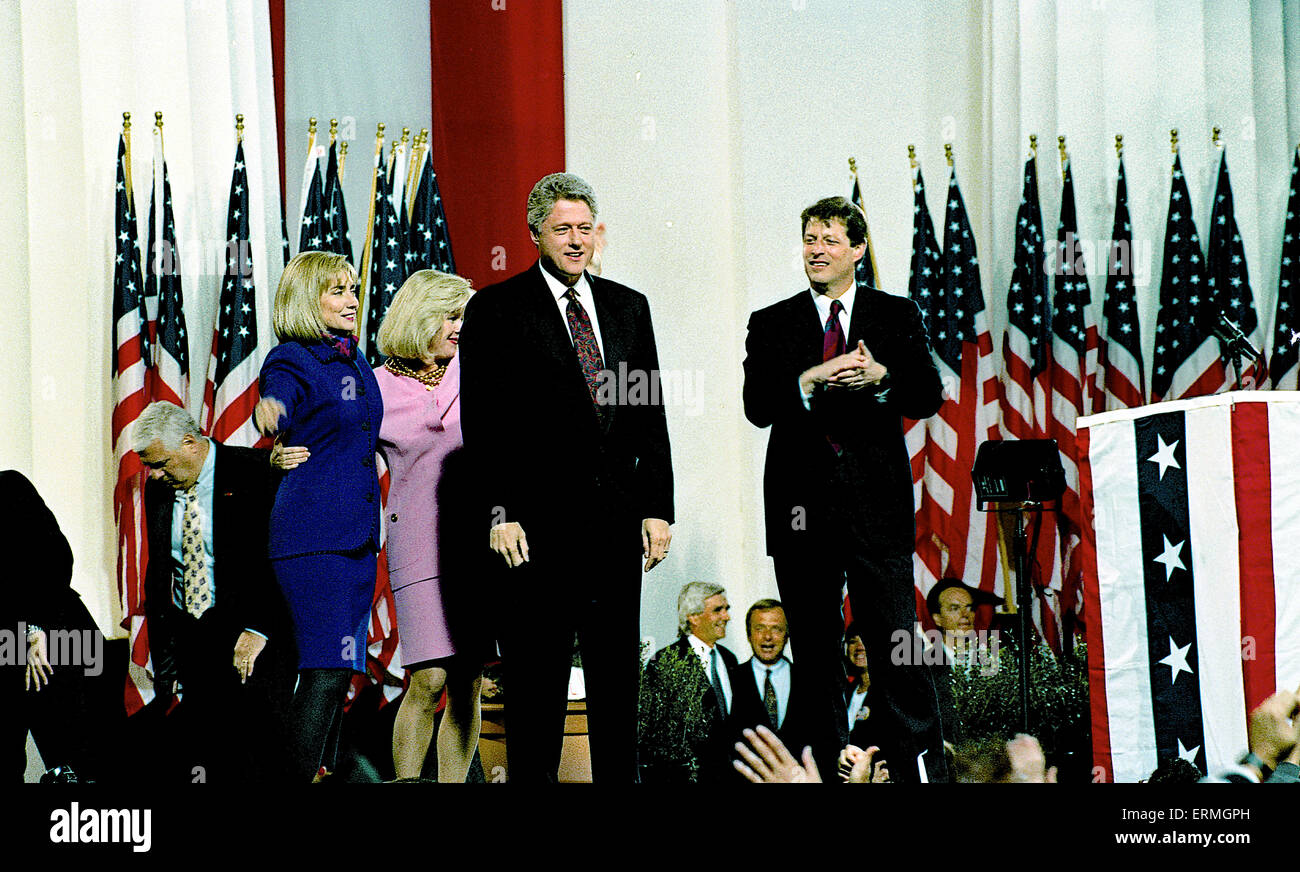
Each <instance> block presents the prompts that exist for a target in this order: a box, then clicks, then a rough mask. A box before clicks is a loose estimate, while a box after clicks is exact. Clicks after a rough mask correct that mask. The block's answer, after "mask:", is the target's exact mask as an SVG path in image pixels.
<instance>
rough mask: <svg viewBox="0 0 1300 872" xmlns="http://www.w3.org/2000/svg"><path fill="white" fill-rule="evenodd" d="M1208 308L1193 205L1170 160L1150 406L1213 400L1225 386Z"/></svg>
mask: <svg viewBox="0 0 1300 872" xmlns="http://www.w3.org/2000/svg"><path fill="white" fill-rule="evenodd" d="M1210 306H1211V292H1210V290H1209V287H1208V285H1207V283H1206V281H1205V263H1204V262H1203V261H1202V259H1201V239H1200V237H1199V236H1198V235H1197V233H1196V224H1195V222H1194V221H1193V220H1192V200H1191V197H1190V196H1189V195H1188V192H1187V180H1186V179H1184V178H1183V165H1182V159H1181V158H1180V157H1177V156H1175V157H1174V170H1173V180H1172V183H1171V184H1170V188H1169V216H1168V219H1167V220H1166V222H1165V254H1164V266H1163V267H1162V269H1161V271H1160V310H1159V312H1158V313H1157V315H1156V352H1155V357H1154V359H1153V367H1152V372H1151V402H1153V403H1158V402H1160V401H1161V400H1177V399H1183V398H1186V397H1199V396H1203V395H1205V394H1212V393H1214V392H1215V391H1218V390H1219V389H1220V388H1222V387H1223V386H1224V385H1225V384H1226V383H1227V378H1226V376H1225V374H1224V370H1223V359H1222V358H1221V357H1220V356H1219V340H1218V339H1216V338H1215V337H1214V333H1213V332H1212V329H1211V328H1212V324H1213V321H1214V319H1215V318H1217V317H1218V312H1211V311H1210Z"/></svg>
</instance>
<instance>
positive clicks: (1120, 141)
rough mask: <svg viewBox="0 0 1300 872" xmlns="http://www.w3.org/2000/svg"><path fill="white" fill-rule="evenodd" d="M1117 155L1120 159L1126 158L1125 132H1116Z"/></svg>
mask: <svg viewBox="0 0 1300 872" xmlns="http://www.w3.org/2000/svg"><path fill="white" fill-rule="evenodd" d="M1115 157H1117V158H1119V159H1120V160H1123V159H1124V134H1122V133H1116V134H1115Z"/></svg>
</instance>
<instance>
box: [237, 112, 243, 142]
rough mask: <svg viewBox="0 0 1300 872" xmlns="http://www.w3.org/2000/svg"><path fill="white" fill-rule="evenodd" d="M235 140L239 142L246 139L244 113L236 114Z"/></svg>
mask: <svg viewBox="0 0 1300 872" xmlns="http://www.w3.org/2000/svg"><path fill="white" fill-rule="evenodd" d="M235 140H236V141H237V142H243V141H244V116H243V115H236V116H235Z"/></svg>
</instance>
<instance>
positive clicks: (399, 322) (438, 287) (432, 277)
mask: <svg viewBox="0 0 1300 872" xmlns="http://www.w3.org/2000/svg"><path fill="white" fill-rule="evenodd" d="M471 292H472V291H471V288H470V284H469V281H467V280H466V279H463V278H461V277H460V276H457V275H452V274H451V273H444V272H437V271H435V270H431V269H422V270H420V271H419V272H416V273H412V274H411V277H410V278H408V279H407V280H406V281H405V282H404V283H403V284H402V287H401V288H400V289H399V290H398V292H397V295H396V296H395V297H393V302H392V303H390V304H389V306H388V314H387V315H385V316H384V320H383V323H381V324H380V325H379V335H378V337H377V339H378V341H379V350H380V352H382V353H383V354H385V355H387V356H388V357H396V358H399V359H401V360H422V359H424V357H425V355H427V354H428V353H429V349H430V348H431V347H432V346H433V343H434V340H436V339H437V338H438V333H439V331H441V330H442V323H443V322H444V321H446V320H447V319H448V318H449V317H450V316H452V315H454V314H456V313H457V312H460V311H462V310H463V309H464V308H465V303H466V302H467V301H468V300H469V295H470V293H471Z"/></svg>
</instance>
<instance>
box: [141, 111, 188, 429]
mask: <svg viewBox="0 0 1300 872" xmlns="http://www.w3.org/2000/svg"><path fill="white" fill-rule="evenodd" d="M154 145H155V148H156V149H157V150H156V151H155V152H154V184H153V192H152V193H151V194H150V195H149V249H148V251H149V256H148V257H147V258H146V272H147V284H148V287H149V292H150V294H152V295H154V296H156V297H157V300H158V323H157V330H156V333H155V342H154V345H153V354H154V357H153V372H152V373H151V375H152V379H153V381H152V384H151V390H150V394H151V396H152V398H153V399H155V400H166V401H167V402H169V403H175V404H176V405H178V406H180V407H181V408H182V409H184V408H185V407H186V406H188V405H189V395H190V352H189V346H190V340H189V334H187V333H186V332H185V308H184V297H183V294H182V292H181V256H180V248H178V247H177V245H176V220H175V217H174V216H173V213H172V184H171V180H170V179H169V178H168V176H167V161H166V159H165V158H164V157H163V154H162V138H161V136H159V135H157V134H156V133H155V136H154ZM160 197H161V199H162V209H161V211H158V210H156V208H155V207H156V205H157V201H158V199H159V198H160Z"/></svg>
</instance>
